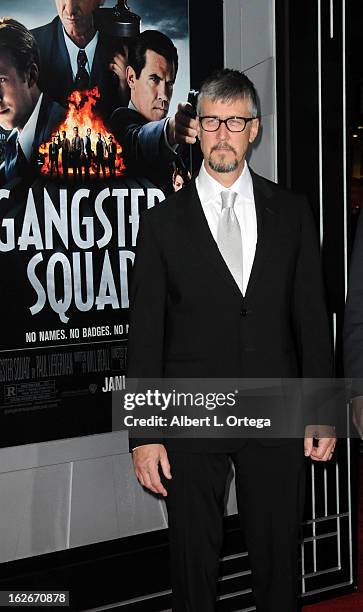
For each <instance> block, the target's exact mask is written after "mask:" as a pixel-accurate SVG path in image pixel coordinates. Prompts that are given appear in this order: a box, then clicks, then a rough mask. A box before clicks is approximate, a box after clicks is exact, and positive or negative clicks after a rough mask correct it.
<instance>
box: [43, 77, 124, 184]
mask: <svg viewBox="0 0 363 612" xmlns="http://www.w3.org/2000/svg"><path fill="white" fill-rule="evenodd" d="M99 98H100V93H99V90H98V87H94V88H93V89H88V90H87V91H74V92H73V93H72V94H71V95H70V97H69V98H68V111H67V115H66V118H65V120H64V122H63V123H62V124H61V125H59V126H58V127H57V129H56V130H55V131H54V134H53V135H54V136H57V137H58V135H60V134H61V133H62V131H65V132H66V134H67V138H68V139H69V140H70V142H72V138H73V128H74V127H75V126H77V127H78V134H79V136H81V137H84V136H85V135H86V130H87V129H88V128H90V129H91V130H92V132H91V146H92V151H93V158H92V161H91V164H90V167H89V174H90V175H96V158H95V151H96V140H97V138H98V136H97V134H98V132H100V133H101V137H102V139H105V141H106V142H107V143H108V137H109V136H110V132H109V131H108V130H107V127H106V126H105V124H104V122H103V121H102V119H101V118H100V117H99V116H98V115H97V113H96V112H95V111H94V107H95V106H96V104H97V100H98V99H99ZM51 142H52V141H51V140H50V141H49V142H46V143H43V144H42V145H41V146H40V147H39V160H40V161H39V163H40V171H41V174H43V175H50V168H51V163H50V159H49V146H50V144H51ZM114 142H115V144H116V147H117V153H116V164H115V166H116V172H115V173H116V175H117V176H120V175H122V174H123V173H124V171H125V169H126V167H125V165H124V162H123V158H122V147H121V145H120V144H119V143H118V142H117V141H116V140H115V139H114ZM107 157H108V156H107V152H106V153H105V166H106V175H107V176H109V168H108V161H107ZM58 169H59V176H63V168H62V154H61V151H59V156H58ZM82 173H83V174H84V169H83V171H82ZM68 174H69V176H70V177H71V176H72V174H73V169H72V164H71V163H70V165H69V169H68ZM53 175H56V172H55V169H54V171H53ZM101 175H102V176H103V174H101Z"/></svg>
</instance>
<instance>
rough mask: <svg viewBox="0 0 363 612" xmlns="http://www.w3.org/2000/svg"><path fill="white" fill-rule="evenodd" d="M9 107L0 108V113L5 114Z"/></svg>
mask: <svg viewBox="0 0 363 612" xmlns="http://www.w3.org/2000/svg"><path fill="white" fill-rule="evenodd" d="M9 110H10V109H9V108H0V115H5V114H6V113H8V112H9Z"/></svg>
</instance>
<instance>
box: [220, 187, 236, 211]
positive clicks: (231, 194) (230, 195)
mask: <svg viewBox="0 0 363 612" xmlns="http://www.w3.org/2000/svg"><path fill="white" fill-rule="evenodd" d="M236 197H237V193H236V192H235V191H221V198H222V210H224V209H225V208H233V207H234V203H235V201H236Z"/></svg>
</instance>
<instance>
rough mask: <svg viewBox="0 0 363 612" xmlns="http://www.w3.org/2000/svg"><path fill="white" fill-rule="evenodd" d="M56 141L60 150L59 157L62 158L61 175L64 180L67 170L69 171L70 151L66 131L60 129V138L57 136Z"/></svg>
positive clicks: (66, 176)
mask: <svg viewBox="0 0 363 612" xmlns="http://www.w3.org/2000/svg"><path fill="white" fill-rule="evenodd" d="M58 143H59V147H60V150H61V152H62V153H61V159H62V170H63V177H64V179H65V180H67V179H68V171H69V162H70V153H71V142H70V140H69V138H67V132H66V131H65V130H63V131H62V138H61V137H60V136H59V138H58Z"/></svg>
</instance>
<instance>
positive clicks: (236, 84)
mask: <svg viewBox="0 0 363 612" xmlns="http://www.w3.org/2000/svg"><path fill="white" fill-rule="evenodd" d="M203 98H208V99H209V100H211V101H212V102H217V101H222V102H231V101H233V100H236V99H238V98H247V99H248V100H249V102H250V111H251V115H252V117H257V116H258V110H257V106H258V102H257V93H256V89H255V86H254V84H253V83H252V81H250V79H249V78H248V77H247V76H246V75H245V74H243V72H240V71H239V70H231V69H230V68H224V69H223V70H217V71H216V72H214V73H213V74H212V75H211V76H209V77H207V79H206V80H205V81H204V82H203V84H202V86H201V88H200V91H199V96H198V103H197V114H198V115H199V114H200V109H201V104H202V99H203Z"/></svg>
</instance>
